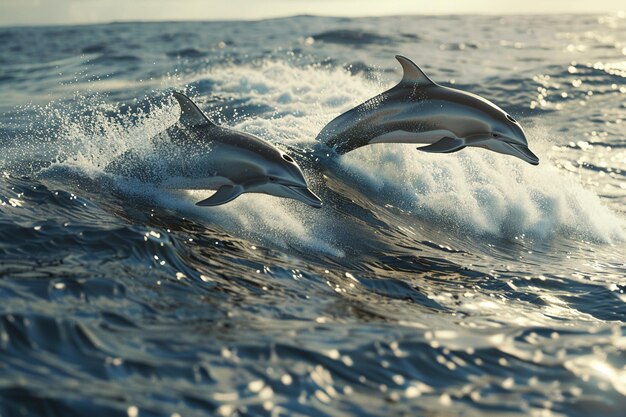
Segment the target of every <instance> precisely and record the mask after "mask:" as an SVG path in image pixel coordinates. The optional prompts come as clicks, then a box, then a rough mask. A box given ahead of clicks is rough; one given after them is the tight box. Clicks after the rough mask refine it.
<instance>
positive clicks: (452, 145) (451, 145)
mask: <svg viewBox="0 0 626 417" xmlns="http://www.w3.org/2000/svg"><path fill="white" fill-rule="evenodd" d="M463 148H465V141H463V139H453V138H443V139H441V140H439V141H437V142H435V143H433V144H432V145H428V146H423V147H421V148H417V150H419V151H423V152H432V153H452V152H456V151H460V150H461V149H463Z"/></svg>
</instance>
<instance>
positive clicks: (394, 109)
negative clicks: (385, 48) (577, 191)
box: [317, 55, 539, 165]
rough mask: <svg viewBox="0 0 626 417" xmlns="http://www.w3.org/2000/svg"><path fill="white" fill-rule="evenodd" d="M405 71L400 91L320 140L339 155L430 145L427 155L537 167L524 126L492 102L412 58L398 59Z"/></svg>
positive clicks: (366, 106)
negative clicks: (483, 152)
mask: <svg viewBox="0 0 626 417" xmlns="http://www.w3.org/2000/svg"><path fill="white" fill-rule="evenodd" d="M396 59H397V60H398V61H399V62H400V65H402V69H403V72H404V74H403V76H402V80H401V81H400V83H399V84H398V85H396V86H395V87H393V88H391V89H389V90H387V91H385V92H383V93H381V94H379V95H377V96H376V97H373V98H371V99H369V100H367V101H366V102H364V103H362V104H360V105H358V106H357V107H355V108H353V109H351V110H348V111H347V112H345V113H343V114H341V115H339V116H338V117H336V118H335V119H334V120H332V121H331V122H330V123H328V124H327V125H326V126H325V127H324V128H323V129H322V131H321V132H320V133H319V134H318V136H317V139H318V140H320V141H322V142H324V143H326V144H327V145H329V146H331V147H333V148H335V150H336V151H337V152H338V153H339V154H344V153H346V152H350V151H352V150H354V149H357V148H360V147H361V146H365V145H370V144H373V143H414V144H417V143H419V144H425V145H427V146H423V147H420V148H417V149H419V150H420V151H424V152H436V153H450V152H456V151H460V150H461V149H463V148H465V147H466V146H474V147H479V148H485V149H489V150H490V151H494V152H498V153H502V154H507V155H513V156H515V157H517V158H520V159H522V160H524V161H526V162H528V163H530V164H532V165H538V164H539V158H538V157H537V156H536V155H535V154H533V153H532V152H531V151H530V149H528V142H527V140H526V136H525V135H524V131H523V130H522V127H521V126H520V125H519V123H518V122H517V121H516V120H515V119H513V117H511V116H510V115H509V114H508V113H506V112H505V111H504V110H502V109H501V108H499V107H498V106H496V105H495V104H493V103H492V102H490V101H488V100H486V99H484V98H482V97H479V96H477V95H475V94H472V93H468V92H466V91H461V90H457V89H454V88H450V87H444V86H442V85H439V84H437V83H435V82H434V81H432V80H431V79H430V78H428V76H426V74H424V72H423V71H422V70H421V69H420V68H419V67H418V66H417V65H415V64H414V63H413V62H412V61H411V60H409V59H408V58H405V57H403V56H401V55H396Z"/></svg>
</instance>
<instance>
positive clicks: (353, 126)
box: [317, 55, 439, 154]
mask: <svg viewBox="0 0 626 417" xmlns="http://www.w3.org/2000/svg"><path fill="white" fill-rule="evenodd" d="M396 59H397V60H398V62H399V63H400V65H402V72H403V73H402V80H401V81H400V82H399V83H398V84H397V85H395V86H394V87H392V88H390V89H389V90H387V91H385V92H383V93H380V94H378V95H377V96H375V97H372V98H371V99H369V100H367V101H365V102H363V103H361V104H359V105H358V106H356V107H354V108H352V109H350V110H348V111H346V112H345V113H343V114H341V115H339V116H337V117H336V118H335V119H333V120H332V121H331V122H330V123H328V124H327V125H326V126H325V127H324V128H323V129H322V131H321V132H320V133H319V134H318V135H317V140H318V141H321V142H323V143H326V144H327V145H328V146H330V147H331V148H334V149H335V151H336V152H337V153H339V154H344V153H347V152H350V151H352V150H354V149H357V148H360V147H362V146H365V145H369V144H370V141H371V140H372V139H373V138H375V137H379V136H382V135H384V134H385V133H388V132H389V131H390V130H405V131H408V132H410V131H412V130H414V129H415V125H414V124H412V123H411V121H410V120H408V118H406V117H397V116H402V113H404V112H406V105H407V104H410V103H415V102H417V101H420V100H423V99H426V94H425V92H426V90H428V89H429V88H430V87H439V85H438V84H436V83H435V82H434V81H432V80H431V79H430V78H429V77H428V76H427V75H426V74H425V73H424V72H423V71H422V70H421V69H420V68H419V67H418V66H417V65H415V63H413V62H412V61H411V60H410V59H408V58H405V57H403V56H401V55H396ZM396 117H397V118H398V121H397V122H393V123H389V122H390V121H391V120H392V119H394V118H396Z"/></svg>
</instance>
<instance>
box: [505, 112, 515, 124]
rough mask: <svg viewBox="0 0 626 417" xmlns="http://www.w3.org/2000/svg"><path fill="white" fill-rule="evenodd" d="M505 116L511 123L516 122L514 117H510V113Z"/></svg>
mask: <svg viewBox="0 0 626 417" xmlns="http://www.w3.org/2000/svg"><path fill="white" fill-rule="evenodd" d="M506 118H507V119H509V120H510V121H511V122H513V123H517V120H515V119H514V118H512V117H511V116H510V115H508V114H507V115H506Z"/></svg>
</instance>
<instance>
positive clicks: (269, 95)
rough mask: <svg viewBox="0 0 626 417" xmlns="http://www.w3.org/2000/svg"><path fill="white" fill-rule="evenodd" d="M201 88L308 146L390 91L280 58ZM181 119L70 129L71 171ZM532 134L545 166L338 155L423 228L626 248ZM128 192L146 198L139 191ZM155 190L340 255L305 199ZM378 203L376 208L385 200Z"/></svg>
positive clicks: (274, 236)
mask: <svg viewBox="0 0 626 417" xmlns="http://www.w3.org/2000/svg"><path fill="white" fill-rule="evenodd" d="M196 79H210V80H211V81H212V83H213V84H214V90H215V94H218V95H222V96H227V97H233V98H235V99H244V100H247V101H248V102H249V103H250V104H259V105H271V106H273V107H274V108H275V112H274V114H273V116H272V118H271V119H264V118H258V117H257V118H247V119H244V120H241V121H240V122H238V123H236V124H234V125H233V127H235V128H237V129H241V130H244V131H247V132H250V133H253V134H257V135H259V136H260V137H262V138H264V139H267V140H269V141H271V142H274V143H278V144H279V145H280V144H288V145H291V146H308V145H310V144H311V143H313V141H314V139H315V137H316V135H317V133H318V132H319V131H320V129H321V128H322V127H323V126H324V125H325V124H326V123H327V122H328V121H330V120H331V119H332V118H333V117H335V116H336V115H338V114H339V113H341V112H342V111H345V110H347V109H349V108H351V107H353V106H354V105H356V104H358V103H360V102H362V101H364V100H365V99H367V98H369V97H371V96H373V95H375V94H378V93H379V92H380V91H383V90H384V89H385V88H386V87H387V86H383V85H380V84H377V83H373V82H371V81H367V80H365V79H364V78H363V77H361V76H353V75H351V74H350V73H348V72H346V71H344V70H341V69H325V68H317V67H306V68H299V67H294V66H292V65H290V64H288V63H285V62H273V61H270V62H264V63H262V64H260V65H251V64H250V65H243V66H229V67H219V68H217V67H214V68H212V69H211V70H209V71H207V72H203V73H199V74H196V75H194V76H191V77H189V78H185V79H183V80H182V81H181V82H185V83H190V82H193V81H194V80H196ZM178 111H179V110H178V108H177V106H176V105H174V104H173V103H170V104H166V105H164V106H163V107H156V108H154V109H152V111H151V112H150V113H149V114H146V115H142V117H140V118H139V122H133V123H132V124H131V123H120V121H119V120H111V119H109V118H107V117H105V116H104V115H101V116H98V115H96V117H91V118H90V119H89V120H88V121H87V120H83V121H82V122H80V123H76V122H67V123H66V125H67V126H66V129H65V133H64V134H65V135H66V136H67V138H66V141H68V142H70V143H72V144H73V145H72V146H67V147H66V148H67V149H65V151H64V152H68V153H69V152H70V151H72V152H74V154H75V155H78V157H76V156H75V157H74V158H71V159H68V160H67V162H65V163H71V164H74V165H76V166H78V167H80V168H81V169H82V170H83V171H84V172H87V173H92V174H96V173H100V174H101V173H102V169H103V168H104V166H106V164H107V163H109V162H110V161H111V160H113V159H114V158H115V157H117V156H118V155H120V154H121V153H123V152H124V151H125V150H127V149H134V150H141V149H142V147H146V146H149V138H150V137H151V136H154V135H155V134H156V133H158V132H160V131H162V130H163V129H165V128H166V127H168V126H169V125H171V124H172V123H174V122H175V120H176V118H177V115H178ZM222 123H223V122H222ZM528 137H529V141H530V144H531V149H533V151H535V153H537V154H538V155H539V156H540V157H541V159H542V161H541V165H539V167H532V166H530V165H527V164H525V163H524V162H521V161H519V162H518V160H516V159H514V158H513V157H510V156H505V155H499V154H495V153H491V152H488V151H484V150H480V149H468V148H466V149H465V150H463V151H461V152H458V153H455V154H445V155H444V154H426V153H421V152H419V151H417V150H415V146H411V145H398V144H384V145H375V146H368V147H364V148H361V149H358V150H356V151H354V152H351V153H349V154H347V155H345V156H342V157H341V159H340V162H341V164H342V166H343V167H344V168H345V169H346V170H347V171H348V173H349V175H351V177H352V179H353V180H354V181H355V186H358V187H359V188H362V189H364V190H365V191H366V194H367V192H368V193H370V194H372V195H377V196H382V198H387V199H390V200H392V201H390V202H391V203H392V204H394V205H397V206H401V207H407V208H409V209H411V210H412V211H413V212H414V213H415V214H416V216H418V217H419V219H420V220H422V221H429V222H432V221H439V222H441V223H440V224H442V225H446V224H450V223H452V224H455V225H457V226H459V227H461V228H463V229H465V230H468V231H472V232H477V233H490V234H494V235H497V236H503V237H513V236H517V235H520V234H524V233H526V234H532V235H535V236H537V237H540V238H546V237H550V236H554V235H563V236H568V237H577V238H581V237H582V238H588V239H594V240H600V241H611V240H616V239H617V240H624V239H626V233H625V232H624V230H625V226H624V221H623V219H620V218H619V217H618V216H617V215H616V214H614V213H612V212H611V211H610V210H609V209H608V208H606V207H605V206H603V205H602V203H601V201H600V199H599V198H598V197H597V196H596V195H595V194H594V193H593V192H591V191H589V190H586V189H585V188H584V187H583V186H582V185H580V184H579V183H577V182H576V181H575V180H574V179H573V178H571V177H570V176H568V175H566V174H563V173H562V172H561V171H559V170H558V169H557V168H555V167H554V166H553V164H551V162H550V160H549V158H548V157H546V155H547V154H548V151H549V149H550V147H551V145H550V142H549V140H548V139H547V135H546V133H545V132H542V131H541V130H540V129H531V130H530V131H528ZM144 188H145V187H144ZM128 191H129V192H131V193H132V192H139V193H141V192H143V191H142V190H139V189H136V190H133V189H132V187H131V188H129V189H128ZM149 193H151V194H152V198H154V199H155V200H156V201H158V202H159V204H162V205H163V206H167V207H172V208H175V209H179V210H181V211H182V212H183V213H185V212H192V213H194V215H196V216H201V217H203V218H205V219H206V220H207V221H211V222H214V223H218V224H220V225H222V226H223V227H225V228H226V229H228V230H231V231H236V232H237V233H239V234H243V235H247V236H253V237H255V238H258V239H263V240H270V241H272V242H273V244H275V245H278V246H289V245H294V246H304V247H307V248H311V249H314V250H319V251H324V252H326V253H329V254H333V255H337V256H341V255H342V252H341V250H340V249H337V247H336V245H335V244H334V240H335V238H338V237H337V236H336V235H334V231H335V230H336V225H337V222H338V221H339V220H338V217H337V216H332V215H331V213H329V212H328V209H322V210H321V211H320V210H314V209H312V208H310V207H308V206H305V205H303V204H301V203H299V202H293V201H289V200H284V199H278V198H274V197H269V196H263V195H258V194H251V195H244V196H242V197H240V198H238V199H237V200H235V201H233V202H231V203H229V204H228V205H225V206H222V207H216V208H211V209H207V208H199V207H196V206H195V205H194V203H195V202H196V201H198V200H200V199H201V198H202V197H201V196H198V195H196V194H194V193H191V194H181V193H171V192H161V191H158V190H156V189H155V190H152V191H150V192H149ZM377 198H379V197H376V198H374V200H376V201H377V202H380V200H379V199H377ZM335 233H336V232H335Z"/></svg>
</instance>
